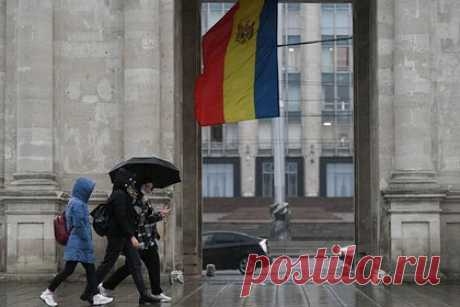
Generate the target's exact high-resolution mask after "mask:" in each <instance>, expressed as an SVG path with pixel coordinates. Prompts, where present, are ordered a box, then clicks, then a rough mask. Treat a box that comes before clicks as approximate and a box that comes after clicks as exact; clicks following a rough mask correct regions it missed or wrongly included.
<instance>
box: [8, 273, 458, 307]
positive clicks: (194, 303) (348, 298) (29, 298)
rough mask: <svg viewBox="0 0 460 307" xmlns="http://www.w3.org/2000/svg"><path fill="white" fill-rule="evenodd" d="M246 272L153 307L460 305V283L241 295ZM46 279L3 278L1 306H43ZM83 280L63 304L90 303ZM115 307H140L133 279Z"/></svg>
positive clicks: (63, 292) (64, 291) (174, 289)
mask: <svg viewBox="0 0 460 307" xmlns="http://www.w3.org/2000/svg"><path fill="white" fill-rule="evenodd" d="M242 280H243V278H242V276H241V275H240V274H238V273H234V272H230V271H225V272H221V273H218V274H217V275H216V276H214V277H203V278H201V279H195V280H192V279H191V280H186V282H185V284H184V285H182V284H175V285H174V286H170V285H165V286H164V290H165V292H166V293H167V294H168V295H171V296H173V302H172V303H161V304H160V303H158V304H155V305H154V306H181V307H205V306H206V307H234V306H235V307H236V306H241V307H243V306H247V307H259V306H260V307H275V306H277V307H279V306H285V307H300V306H312V307H323V306H324V307H326V306H339V307H344V306H362V307H374V306H375V307H407V306H410V307H412V306H413V307H415V306H417V307H425V306H426V307H427V306H430V307H431V306H436V307H437V306H440V307H457V306H460V283H457V284H455V283H441V285H439V286H423V287H419V286H416V285H403V286H390V287H385V286H375V287H374V286H365V287H359V286H344V285H337V286H330V285H312V284H307V285H305V286H297V285H295V284H292V283H288V284H284V285H283V286H279V287H278V286H274V285H272V284H268V283H267V284H266V285H260V286H254V287H253V291H252V293H251V295H250V296H249V297H247V298H244V299H243V298H240V291H241V284H242ZM46 284H47V283H46V282H35V283H25V282H0V307H5V306H8V307H10V306H15V307H43V306H45V304H44V303H42V302H41V300H40V299H39V298H38V296H39V295H40V292H41V291H42V290H43V288H44V287H46ZM83 287H84V284H83V283H79V282H69V283H64V284H63V285H61V287H60V288H58V290H57V292H56V294H57V300H58V302H59V303H60V304H59V306H65V307H74V306H88V305H87V304H86V303H84V302H81V301H80V300H79V295H80V292H81V290H82V289H83ZM114 295H115V301H114V302H113V303H112V304H110V305H108V306H111V307H127V306H137V305H138V304H137V299H138V296H137V293H136V291H135V288H134V285H133V284H132V283H125V284H123V285H121V286H120V287H119V288H118V289H117V290H116V291H115V292H114Z"/></svg>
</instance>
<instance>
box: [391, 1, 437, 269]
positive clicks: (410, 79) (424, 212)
mask: <svg viewBox="0 0 460 307" xmlns="http://www.w3.org/2000/svg"><path fill="white" fill-rule="evenodd" d="M431 6H432V1H429V0H398V1H395V2H394V16H395V23H394V24H395V28H394V29H395V33H394V36H395V41H394V47H395V51H394V56H393V71H394V88H395V90H394V95H395V97H394V110H393V111H394V127H395V133H394V146H395V156H394V164H393V168H394V171H393V174H392V178H391V181H390V186H389V188H388V190H387V191H384V196H385V198H386V200H387V203H386V205H385V208H384V209H385V212H386V213H387V216H386V217H384V221H385V222H384V223H387V224H388V227H387V229H388V231H389V233H388V234H384V235H388V236H389V238H390V246H389V250H387V251H384V253H385V254H387V255H388V256H389V259H390V260H391V261H392V262H394V261H396V259H397V257H398V256H399V255H415V256H418V255H428V256H432V255H440V252H441V251H440V227H441V225H440V199H441V198H442V197H443V196H444V195H443V193H440V189H439V187H438V185H437V182H436V176H435V171H434V168H433V162H432V148H431V143H432V137H431V135H432V125H431V123H432V116H433V89H432V76H431V70H432V63H431V57H432V54H431V51H430V39H431V20H432V12H433V10H432V7H431ZM384 228H385V227H384Z"/></svg>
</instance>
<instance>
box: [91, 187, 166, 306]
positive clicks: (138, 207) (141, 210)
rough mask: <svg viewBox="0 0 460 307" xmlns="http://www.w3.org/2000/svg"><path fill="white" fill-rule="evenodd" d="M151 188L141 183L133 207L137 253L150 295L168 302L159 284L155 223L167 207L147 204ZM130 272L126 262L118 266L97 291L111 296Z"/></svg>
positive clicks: (163, 214) (157, 237)
mask: <svg viewBox="0 0 460 307" xmlns="http://www.w3.org/2000/svg"><path fill="white" fill-rule="evenodd" d="M152 189H153V184H152V183H146V184H143V185H142V187H141V188H140V189H139V191H138V197H137V201H136V203H135V204H134V209H135V211H136V213H137V219H136V221H137V230H136V233H135V236H136V238H137V239H138V241H139V242H140V245H141V248H140V249H139V254H140V257H141V259H142V261H143V262H144V264H145V266H146V267H147V270H148V273H149V279H150V286H151V290H152V296H153V297H154V298H156V299H159V300H161V302H170V301H171V297H169V296H167V295H165V294H164V293H163V290H162V289H161V286H160V257H159V255H158V241H157V240H158V239H159V235H158V231H157V228H156V223H157V222H159V221H161V220H163V218H166V217H167V216H168V214H169V211H170V210H169V209H166V208H165V209H161V210H159V211H158V212H156V211H155V210H154V209H153V208H152V207H151V206H150V204H149V202H148V199H147V198H146V197H145V195H146V194H150V193H151V192H152ZM129 274H130V271H129V267H128V264H125V265H124V266H122V267H120V268H119V269H118V270H117V271H116V272H115V273H114V274H112V276H110V278H108V279H107V280H106V281H105V282H103V283H102V284H99V286H98V289H99V292H100V293H101V294H103V295H105V296H108V297H111V296H112V295H111V292H112V291H113V290H114V289H115V288H116V287H117V286H118V285H119V284H120V283H121V282H122V281H123V280H124V279H125V278H126V277H128V276H129Z"/></svg>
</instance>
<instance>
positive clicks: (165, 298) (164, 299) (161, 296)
mask: <svg viewBox="0 0 460 307" xmlns="http://www.w3.org/2000/svg"><path fill="white" fill-rule="evenodd" d="M152 296H153V297H154V298H156V299H159V300H161V301H162V302H163V303H168V302H170V301H172V298H171V297H169V296H167V295H166V294H164V293H160V294H157V295H152Z"/></svg>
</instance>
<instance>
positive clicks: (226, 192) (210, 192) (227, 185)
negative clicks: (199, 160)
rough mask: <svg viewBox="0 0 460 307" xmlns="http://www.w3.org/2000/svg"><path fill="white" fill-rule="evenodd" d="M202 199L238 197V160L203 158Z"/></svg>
mask: <svg viewBox="0 0 460 307" xmlns="http://www.w3.org/2000/svg"><path fill="white" fill-rule="evenodd" d="M202 177H203V178H202V192H203V197H238V196H239V194H240V189H239V185H240V160H239V158H205V159H203V176H202Z"/></svg>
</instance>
